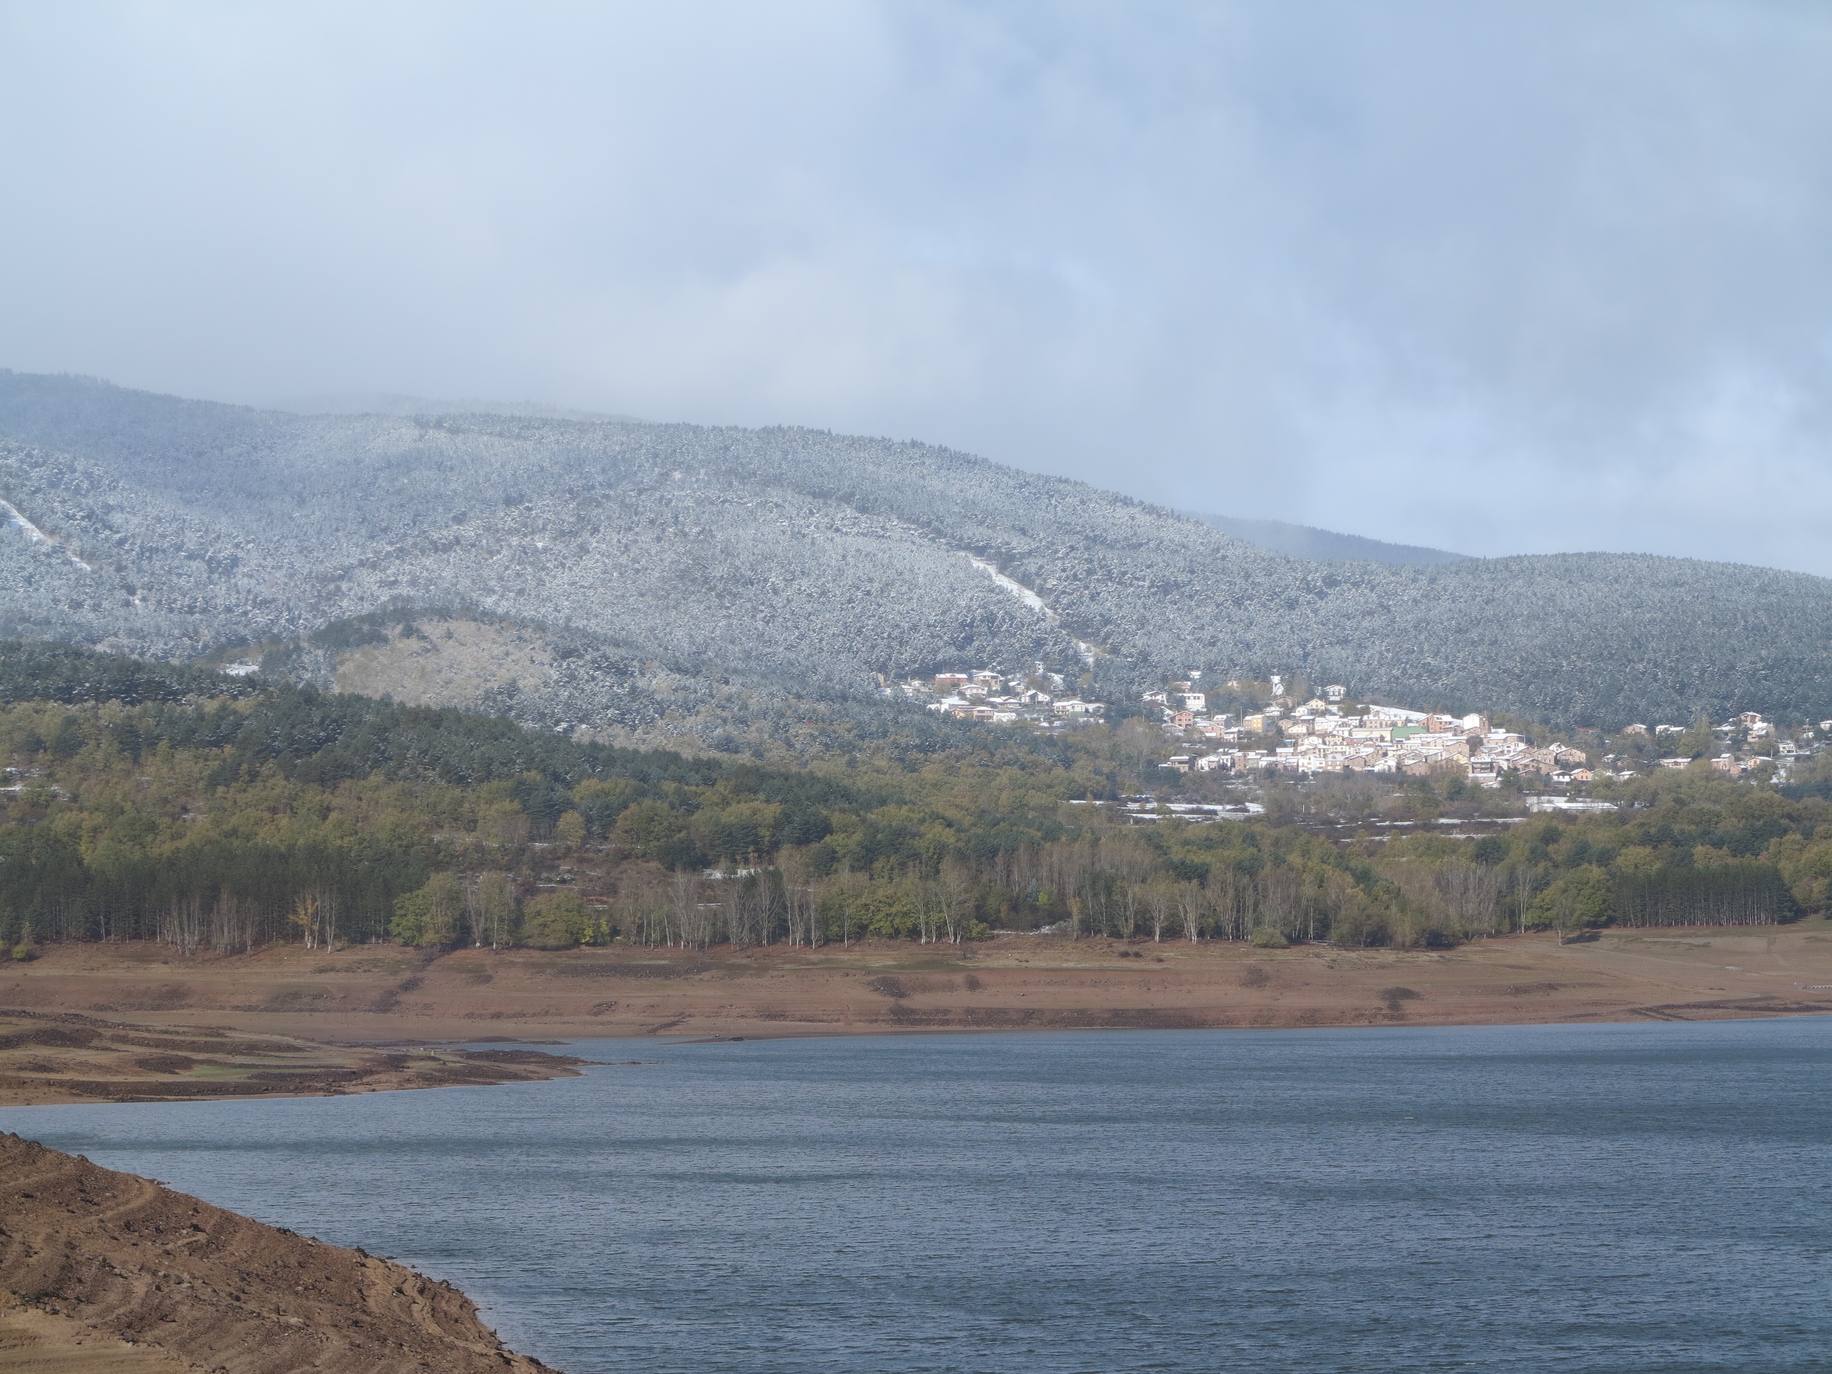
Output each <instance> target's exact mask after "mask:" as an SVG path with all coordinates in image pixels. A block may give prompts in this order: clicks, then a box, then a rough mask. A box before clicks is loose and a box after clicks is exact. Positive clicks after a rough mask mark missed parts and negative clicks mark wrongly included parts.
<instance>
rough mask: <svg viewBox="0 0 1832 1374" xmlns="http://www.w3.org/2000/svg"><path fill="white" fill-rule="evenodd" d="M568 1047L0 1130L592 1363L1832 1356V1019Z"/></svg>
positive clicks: (995, 1370) (1329, 1363)
mask: <svg viewBox="0 0 1832 1374" xmlns="http://www.w3.org/2000/svg"><path fill="white" fill-rule="evenodd" d="M568 1048H569V1049H570V1050H571V1051H572V1052H574V1053H578V1054H581V1055H585V1056H587V1057H590V1058H593V1059H599V1060H605V1061H611V1062H607V1063H605V1064H604V1065H603V1066H601V1067H595V1068H592V1069H589V1070H588V1071H587V1073H586V1076H585V1077H584V1078H582V1079H572V1080H558V1081H554V1082H547V1083H532V1084H516V1085H510V1086H505V1087H493V1088H462V1089H449V1090H439V1091H427V1092H407V1093H390V1094H379V1095H373V1096H358V1097H346V1098H329V1099H296V1100H288V1101H269V1102H224V1103H182V1104H165V1103H161V1104H143V1105H123V1106H78V1107H48V1108H20V1109H13V1110H8V1111H0V1129H5V1130H11V1131H17V1132H20V1133H22V1134H25V1135H28V1136H31V1137H34V1138H36V1139H39V1140H42V1141H44V1142H45V1143H46V1144H48V1145H53V1146H56V1147H57V1148H60V1149H65V1150H72V1151H76V1152H79V1153H82V1154H85V1155H88V1156H89V1157H90V1158H92V1159H94V1160H96V1161H97V1162H98V1163H101V1164H105V1165H108V1166H110V1167H113V1168H121V1169H128V1170H131V1171H133V1172H136V1173H142V1174H147V1175H150V1176H152V1177H155V1178H158V1179H160V1180H161V1181H163V1182H165V1183H168V1184H170V1185H172V1186H173V1187H176V1188H179V1189H181V1190H183V1191H186V1192H190V1193H195V1194H197V1195H199V1196H201V1197H203V1198H206V1199H208V1200H209V1201H211V1202H214V1203H217V1204H220V1205H222V1206H225V1207H229V1208H233V1209H235V1210H237V1211H240V1212H244V1213H247V1214H249V1215H251V1216H255V1217H258V1218H260V1219H261V1220H263V1221H267V1222H272V1223H275V1224H277V1225H282V1226H287V1227H290V1228H292V1229H294V1230H297V1231H303V1232H306V1233H308V1234H312V1235H317V1236H321V1237H323V1238H325V1239H327V1240H331V1241H335V1242H338V1243H341V1244H347V1245H361V1246H363V1247H364V1248H366V1249H368V1250H370V1251H373V1252H376V1253H379V1254H384V1255H388V1256H390V1257H392V1258H396V1259H400V1260H403V1261H405V1262H407V1263H409V1264H412V1265H414V1266H415V1267H417V1268H420V1269H422V1270H424V1271H425V1272H427V1273H429V1274H431V1275H433V1276H434V1277H437V1278H443V1279H448V1280H450V1281H451V1282H453V1283H455V1284H457V1285H458V1286H459V1287H461V1288H463V1289H464V1290H465V1291H466V1292H468V1293H470V1294H471V1295H472V1296H473V1297H475V1298H476V1299H477V1300H478V1302H479V1303H480V1304H481V1305H482V1306H483V1308H484V1315H485V1317H486V1319H487V1320H488V1321H490V1322H491V1324H492V1325H494V1326H495V1327H496V1328H497V1330H498V1331H499V1332H500V1333H501V1334H502V1336H503V1337H504V1339H505V1340H507V1341H508V1342H509V1343H510V1344H511V1345H512V1346H514V1347H516V1348H518V1349H520V1350H524V1351H527V1352H528V1353H530V1354H533V1355H537V1356H539V1357H540V1358H542V1359H544V1360H546V1361H548V1362H549V1363H551V1364H554V1365H556V1366H558V1367H559V1368H560V1369H562V1370H565V1371H567V1374H613V1371H615V1372H617V1374H623V1371H642V1372H643V1374H763V1372H766V1371H769V1372H780V1374H813V1372H814V1371H821V1372H822V1374H840V1372H841V1371H845V1372H847V1374H852V1372H855V1371H856V1372H858V1374H878V1372H880V1371H936V1372H938V1374H939V1372H940V1371H975V1372H977V1371H985V1372H986V1374H1009V1372H1010V1371H1027V1372H1029V1371H1035V1372H1036V1374H1044V1372H1045V1371H1049V1372H1050V1374H1055V1371H1074V1370H1085V1371H1103V1372H1104V1371H1164V1370H1176V1371H1203V1372H1205V1374H1206V1372H1207V1371H1221V1370H1241V1371H1298V1370H1303V1371H1313V1372H1314V1371H1320V1370H1327V1371H1337V1370H1341V1371H1385V1370H1405V1371H1408V1372H1409V1374H1429V1372H1430V1371H1489V1370H1494V1371H1509V1374H1519V1371H1568V1372H1570V1374H1627V1372H1628V1371H1671V1372H1673V1374H1678V1372H1679V1371H1684V1372H1685V1374H1697V1372H1702V1371H1717V1370H1722V1371H1733V1370H1734V1371H1738V1372H1739V1374H1761V1372H1763V1371H1777V1372H1779V1371H1803V1372H1804V1371H1824V1370H1826V1369H1827V1368H1829V1367H1832V1021H1828V1020H1825V1019H1801V1020H1789V1021H1745V1022H1723V1023H1714V1024H1668V1023H1662V1024H1630V1025H1602V1026H1531V1027H1482V1028H1452V1029H1439V1028H1432V1029H1416V1030H1415V1029H1406V1028H1400V1027H1395V1028H1381V1029H1369V1030H1342V1031H1265V1032H1248V1031H1223V1032H1131V1031H1128V1032H1081V1033H1064V1034H1039V1035H998V1036H992V1035H959V1036H930V1037H855V1038H835V1039H822V1040H777V1041H746V1042H742V1043H717V1044H666V1043H657V1042H650V1041H627V1040H626V1041H582V1042H579V1043H577V1044H575V1045H572V1046H570V1047H568ZM630 1060H637V1061H640V1062H637V1063H633V1064H632V1063H628V1062H625V1061H630Z"/></svg>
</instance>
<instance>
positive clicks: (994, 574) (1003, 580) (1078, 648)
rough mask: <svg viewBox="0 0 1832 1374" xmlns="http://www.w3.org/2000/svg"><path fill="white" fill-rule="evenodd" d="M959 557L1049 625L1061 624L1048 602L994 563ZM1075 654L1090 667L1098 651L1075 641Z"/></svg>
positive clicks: (966, 554)
mask: <svg viewBox="0 0 1832 1374" xmlns="http://www.w3.org/2000/svg"><path fill="white" fill-rule="evenodd" d="M961 557H963V558H965V559H966V560H967V561H968V562H969V563H971V564H973V566H974V567H976V568H978V569H979V570H980V571H981V572H983V573H985V574H986V575H987V576H988V577H990V578H991V579H992V580H993V581H994V582H996V583H998V584H999V585H1000V586H1001V587H1003V588H1004V589H1005V590H1006V591H1008V592H1010V593H1011V594H1012V595H1013V596H1015V597H1017V598H1018V600H1020V601H1022V602H1023V603H1024V604H1025V605H1026V606H1029V607H1030V608H1031V609H1032V610H1033V611H1039V612H1041V613H1042V614H1043V616H1044V618H1045V619H1047V620H1048V621H1049V622H1050V624H1052V625H1061V624H1062V617H1061V616H1059V615H1057V614H1056V612H1055V611H1054V610H1052V609H1051V608H1050V605H1049V603H1048V602H1046V601H1045V600H1044V599H1043V598H1042V597H1040V596H1038V595H1037V593H1036V592H1034V591H1032V590H1031V589H1030V588H1029V587H1027V586H1025V585H1024V584H1023V583H1022V582H1020V581H1018V580H1017V578H1015V577H1008V576H1006V575H1005V574H1004V573H1002V572H1000V571H999V568H998V565H997V564H996V563H993V562H990V561H989V560H987V559H984V558H981V557H979V556H978V555H977V554H971V553H965V554H962V555H961ZM1075 652H1076V653H1078V654H1080V655H1081V661H1082V662H1083V663H1087V664H1090V665H1092V664H1093V662H1094V658H1095V655H1096V654H1098V653H1099V652H1100V650H1098V649H1097V648H1095V647H1094V646H1093V645H1092V644H1090V643H1088V642H1087V641H1086V640H1085V639H1078V640H1076V641H1075Z"/></svg>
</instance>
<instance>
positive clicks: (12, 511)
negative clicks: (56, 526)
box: [0, 501, 95, 572]
mask: <svg viewBox="0 0 1832 1374" xmlns="http://www.w3.org/2000/svg"><path fill="white" fill-rule="evenodd" d="M0 518H3V519H5V521H6V522H7V523H8V524H11V525H12V526H13V527H14V528H15V529H17V530H18V531H19V532H20V533H21V534H23V535H24V536H25V540H26V543H28V544H48V545H49V546H50V547H52V548H54V549H56V550H57V551H58V552H59V553H61V554H63V556H64V557H65V558H68V559H69V560H70V561H71V562H72V563H74V564H76V566H77V567H79V568H81V569H82V570H83V571H84V572H94V571H95V569H94V568H92V567H90V566H89V565H88V564H87V563H85V562H83V560H82V559H80V558H78V557H77V556H76V555H75V554H73V553H71V552H70V550H68V549H66V548H65V547H64V546H63V545H62V544H60V543H58V542H57V540H55V539H53V538H52V537H51V536H50V535H48V534H46V533H45V532H44V531H43V530H41V529H39V528H38V526H36V525H34V524H33V523H32V522H31V521H30V520H27V519H26V518H25V516H24V515H23V514H22V513H21V512H20V510H19V507H17V506H15V505H14V504H13V503H12V502H11V501H0Z"/></svg>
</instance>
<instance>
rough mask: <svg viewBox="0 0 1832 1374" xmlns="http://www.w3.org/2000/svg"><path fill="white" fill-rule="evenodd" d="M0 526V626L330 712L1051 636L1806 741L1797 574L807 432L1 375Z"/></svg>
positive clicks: (1596, 719)
mask: <svg viewBox="0 0 1832 1374" xmlns="http://www.w3.org/2000/svg"><path fill="white" fill-rule="evenodd" d="M1395 495H1396V496H1397V495H1399V494H1398V493H1396V494H1395ZM0 500H5V501H6V502H8V503H9V504H10V506H11V507H13V508H14V510H15V511H16V512H17V514H18V516H19V520H18V521H13V520H11V519H10V518H9V519H8V520H7V521H5V522H0V635H4V636H12V637H27V638H53V639H58V640H64V641H70V642H76V643H81V644H86V645H95V646H101V647H107V648H111V649H116V650H121V651H125V652H132V653H141V654H149V655H153V656H158V657H165V658H172V659H183V658H191V657H196V656H200V655H206V654H212V653H227V652H238V653H247V654H250V655H254V656H260V655H263V654H265V655H266V658H265V662H266V664H267V667H268V671H270V672H284V673H287V674H289V675H293V676H297V677H301V678H305V679H308V680H317V681H320V682H323V683H325V684H326V685H329V684H330V683H332V682H334V681H337V680H338V673H339V672H340V666H339V665H340V664H341V663H344V662H345V661H346V660H347V659H348V658H349V656H350V655H351V654H352V653H354V652H356V651H359V650H361V649H362V648H363V647H364V646H370V647H372V648H379V647H386V646H387V645H389V644H393V645H396V646H400V645H401V644H402V643H403V641H404V640H413V641H415V644H410V645H408V649H412V650H413V651H415V652H418V651H419V650H418V649H417V648H416V647H415V645H416V644H417V643H418V641H419V640H426V641H427V642H428V649H427V651H428V652H430V651H431V649H434V648H437V647H438V640H437V639H436V638H435V636H439V635H442V636H444V637H445V639H446V640H448V641H451V640H453V639H454V638H455V637H456V638H457V639H462V637H463V634H464V629H463V627H464V626H466V625H471V624H481V625H493V626H498V627H503V626H507V627H512V628H513V630H514V632H515V633H516V634H517V635H518V636H520V637H521V638H520V639H518V640H517V643H518V644H520V645H523V646H524V648H525V653H524V655H523V656H524V657H525V658H526V662H525V663H524V664H523V665H522V667H521V669H519V670H518V671H517V672H516V673H515V674H511V675H506V676H505V675H502V674H496V675H492V673H490V672H489V671H487V666H488V665H484V666H483V667H481V668H480V670H479V672H478V674H477V676H476V679H475V681H476V687H475V691H474V692H473V696H474V697H475V699H476V700H477V701H478V702H480V703H481V704H484V705H486V706H489V707H491V708H493V709H498V710H502V711H505V712H507V713H510V714H514V715H517V716H518V717H520V718H522V719H525V720H530V721H534V722H538V723H542V724H554V725H587V726H606V725H625V726H631V725H639V726H658V727H660V728H661V729H662V730H663V731H664V732H665V730H666V729H667V728H669V722H675V723H676V724H677V725H678V726H679V728H682V729H692V730H694V731H695V732H700V733H704V732H707V731H711V730H717V729H720V728H725V727H726V726H727V725H729V724H731V723H734V722H736V723H754V722H756V721H759V720H766V719H768V718H770V717H773V716H794V715H806V714H808V713H809V712H819V711H823V710H826V711H833V710H839V711H842V712H843V713H849V714H850V713H855V712H867V713H869V712H872V711H876V710H878V709H879V708H877V707H876V706H875V705H874V704H873V687H874V677H875V675H876V674H880V673H882V674H890V675H908V674H914V673H919V672H923V671H928V670H932V669H934V668H935V667H937V666H939V665H942V664H944V663H952V662H973V663H985V664H993V665H1002V666H1006V667H1011V668H1017V667H1022V666H1025V665H1028V664H1030V663H1032V662H1035V661H1039V660H1040V661H1042V662H1044V663H1045V664H1047V665H1049V666H1051V667H1053V668H1058V669H1061V670H1064V671H1067V672H1070V673H1076V674H1079V673H1081V672H1083V671H1084V658H1083V654H1082V653H1081V652H1080V651H1079V650H1078V646H1077V642H1076V641H1077V640H1082V641H1087V642H1089V643H1091V644H1092V645H1094V646H1097V647H1098V648H1099V649H1100V650H1101V651H1102V652H1101V653H1100V654H1099V655H1098V656H1097V657H1096V663H1095V667H1094V668H1093V670H1092V672H1093V674H1094V675H1095V677H1096V678H1097V680H1098V683H1099V685H1101V686H1103V687H1106V688H1108V689H1109V690H1111V691H1112V693H1113V694H1114V695H1115V696H1119V695H1121V694H1123V693H1124V692H1126V691H1128V690H1129V689H1131V688H1133V687H1135V686H1137V685H1138V684H1140V683H1148V682H1158V681H1162V679H1163V678H1164V677H1165V675H1166V674H1168V673H1172V672H1175V671H1177V670H1179V669H1185V668H1189V667H1197V666H1200V667H1205V668H1208V669H1211V670H1217V671H1221V672H1224V673H1232V672H1239V673H1246V674H1254V675H1261V674H1264V673H1266V672H1269V671H1272V670H1285V671H1293V670H1296V671H1300V672H1303V673H1306V674H1308V675H1309V676H1310V677H1311V678H1312V679H1313V680H1325V679H1327V680H1336V681H1344V682H1348V683H1351V684H1353V685H1354V687H1355V690H1356V691H1357V692H1358V693H1359V694H1361V695H1362V696H1364V697H1367V698H1370V699H1379V698H1381V697H1382V696H1391V697H1394V698H1404V699H1406V700H1409V701H1413V702H1419V703H1429V704H1434V705H1442V706H1446V707H1454V708H1459V709H1476V708H1480V709H1483V710H1487V711H1496V710H1501V711H1517V712H1522V713H1527V714H1531V715H1534V716H1538V717H1541V718H1545V719H1549V720H1554V721H1559V722H1575V723H1599V724H1604V725H1619V724H1620V723H1622V722H1624V721H1627V720H1630V719H1654V718H1670V719H1690V718H1691V717H1692V715H1693V714H1694V713H1696V712H1698V711H1700V710H1703V711H1708V712H1711V713H1713V715H1714V716H1715V715H1717V714H1720V713H1722V712H1725V711H1727V710H1731V709H1735V708H1740V707H1743V706H1755V707H1757V708H1758V709H1762V710H1765V711H1768V712H1770V713H1773V714H1777V715H1781V716H1789V715H1794V716H1809V715H1810V716H1825V715H1828V714H1832V674H1828V673H1827V672H1826V671H1825V665H1826V654H1827V651H1828V646H1829V645H1832V581H1827V580H1826V579H1822V578H1816V577H1810V576H1806V575H1801V574H1792V573H1783V572H1776V571H1771V570H1766V569H1759V568H1752V567H1743V566H1736V565H1727V564H1712V563H1703V562H1695V561H1689V560H1677V559H1666V558H1654V557H1640V556H1629V555H1597V554H1571V555H1561V556H1555V557H1534V558H1511V559H1490V560H1483V559H1470V560H1464V561H1458V562H1452V563H1445V564H1441V565H1438V566H1425V567H1406V566H1388V565H1383V564H1378V563H1373V562H1346V561H1345V562H1329V561H1318V560H1307V559H1300V558H1290V557H1284V556H1280V555H1277V554H1273V553H1270V552H1266V551H1264V550H1261V549H1258V548H1255V547H1254V546H1251V545H1249V544H1246V543H1243V542H1241V541H1240V540H1237V539H1234V538H1231V537H1229V536H1228V535H1226V534H1224V533H1222V532H1220V531H1218V530H1216V529H1214V528H1212V527H1210V526H1208V525H1205V524H1203V523H1201V522H1199V521H1196V520H1192V519H1188V518H1185V517H1182V516H1179V515H1176V514H1173V513H1171V512H1168V511H1165V510H1162V509H1159V508H1156V507H1152V506H1147V505H1144V504H1141V503H1138V502H1135V501H1132V500H1129V499H1127V498H1124V497H1121V496H1118V495H1115V494H1112V493H1109V492H1104V491H1100V490H1097V489H1095V488H1092V487H1089V486H1086V485H1084V484H1081V483H1077V482H1071V481H1065V480H1062V479H1057V478H1051V477H1042V476H1037V475H1034V474H1030V473H1025V472H1020V471H1017V470H1015V469H1012V468H1007V467H1001V466H999V465H996V464H993V463H988V462H985V461H982V460H980V459H977V458H973V457H970V456H968V455H965V454H961V453H956V452H951V451H948V450H945V449H939V448H934V447H930V446H927V445H923V444H918V443H900V442H894V441H891V440H886V439H871V438H858V437H852V436H845V435H836V434H831V433H827V432H823V431H815V430H802V429H762V430H745V429H734V428H706V427H699V426H692V425H660V424H644V423H637V422H631V421H624V420H601V421H595V420H585V419H563V418H552V417H523V416H516V415H503V414H476V415H436V416H424V417H418V418H416V417H404V416H398V415H387V416H360V415H358V416H350V415H334V416H303V415H293V414H285V413H278V412H263V411H256V410H249V409H243V408H238V407H229V406H221V405H215V404H209V403H203V402H191V401H182V400H177V399H173V398H169V397H161V396H154V395H149V394H146V393H139V392H131V391H125V390H121V389H119V388H115V387H112V386H109V385H107V384H105V383H100V382H94V381H87V380H81V379H72V378H63V377H55V378H52V377H37V376H29V375H23V374H11V373H0ZM21 522H23V523H21ZM26 525H29V526H30V528H31V529H32V530H34V531H36V532H37V533H38V535H39V536H40V537H37V538H33V537H29V536H28V534H27V533H26V530H25V526H26ZM970 555H974V556H978V557H980V558H982V559H985V560H989V561H990V562H991V563H993V564H995V565H996V566H997V567H998V568H999V569H1000V570H1001V571H1002V572H1004V573H1005V574H1007V575H1009V576H1010V577H1011V578H1015V579H1017V580H1018V581H1019V582H1021V583H1022V584H1023V585H1024V586H1025V587H1028V588H1029V589H1031V590H1033V591H1034V592H1035V593H1036V594H1037V595H1038V596H1039V597H1041V598H1042V601H1043V602H1044V606H1045V609H1042V610H1039V609H1037V608H1036V607H1035V606H1034V605H1032V604H1027V602H1026V600H1025V599H1024V598H1021V597H1019V596H1016V595H1014V594H1013V593H1012V591H1011V590H1010V589H1009V588H1008V587H1006V586H1002V585H1000V583H999V582H997V581H995V580H994V579H993V578H992V577H991V576H989V575H987V573H986V572H985V571H984V570H982V569H981V568H979V567H976V566H975V565H974V563H973V562H972V561H971V559H970V557H969V556H970ZM383 608H388V613H387V614H386V615H382V616H378V615H375V614H373V613H376V612H378V611H381V610H382V609H383ZM361 617H369V619H367V620H366V621H365V620H360V619H358V620H357V621H356V623H355V624H349V623H346V622H350V621H351V620H352V619H353V618H361ZM422 620H425V621H430V622H431V624H432V625H433V626H434V629H433V630H432V631H431V632H429V630H428V628H427V627H426V625H423V624H420V623H418V622H419V621H422ZM403 626H405V627H406V634H405V635H403V633H402V630H403ZM327 627H329V628H328V629H327ZM455 627H456V628H455ZM492 642H494V641H492ZM405 652H407V650H405V649H398V651H397V658H398V657H399V655H400V653H405ZM480 652H481V651H480ZM518 652H523V651H522V650H518ZM378 662H379V660H378ZM397 669H398V664H394V665H392V666H391V665H390V664H387V663H382V664H380V666H378V667H377V668H376V671H377V672H378V673H382V674H383V675H384V676H385V675H386V673H387V672H394V671H397ZM345 685H349V684H348V682H347V681H346V682H345ZM885 709H889V708H885Z"/></svg>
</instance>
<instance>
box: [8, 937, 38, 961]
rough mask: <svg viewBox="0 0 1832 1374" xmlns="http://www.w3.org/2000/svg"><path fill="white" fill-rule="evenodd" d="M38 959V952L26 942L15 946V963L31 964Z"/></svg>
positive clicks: (22, 941)
mask: <svg viewBox="0 0 1832 1374" xmlns="http://www.w3.org/2000/svg"><path fill="white" fill-rule="evenodd" d="M37 957H38V950H37V949H36V948H34V947H33V946H31V945H28V944H27V943H26V942H25V941H24V940H21V941H20V942H19V943H18V944H16V945H14V946H13V962H15V963H19V964H29V963H31V962H32V960H34V959H36V958H37Z"/></svg>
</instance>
